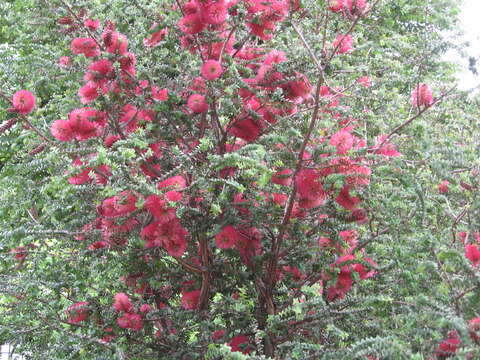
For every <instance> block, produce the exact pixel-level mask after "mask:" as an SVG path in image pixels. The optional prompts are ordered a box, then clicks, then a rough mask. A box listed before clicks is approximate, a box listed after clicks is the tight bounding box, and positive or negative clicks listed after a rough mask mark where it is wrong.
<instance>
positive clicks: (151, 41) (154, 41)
mask: <svg viewBox="0 0 480 360" xmlns="http://www.w3.org/2000/svg"><path fill="white" fill-rule="evenodd" d="M167 35H168V28H163V29H162V30H160V31H156V32H154V33H153V34H152V35H150V37H148V38H145V39H143V45H145V46H146V47H155V46H158V45H159V44H160V42H162V41H163V39H165V37H166V36H167Z"/></svg>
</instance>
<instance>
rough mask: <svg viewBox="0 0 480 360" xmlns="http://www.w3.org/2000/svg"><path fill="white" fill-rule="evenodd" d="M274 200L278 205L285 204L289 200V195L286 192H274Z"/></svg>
mask: <svg viewBox="0 0 480 360" xmlns="http://www.w3.org/2000/svg"><path fill="white" fill-rule="evenodd" d="M272 195H273V202H274V203H275V204H277V205H280V206H284V205H285V204H286V202H287V199H288V196H287V195H285V194H278V193H273V194H272Z"/></svg>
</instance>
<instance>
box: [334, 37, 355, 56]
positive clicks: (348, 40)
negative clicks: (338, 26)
mask: <svg viewBox="0 0 480 360" xmlns="http://www.w3.org/2000/svg"><path fill="white" fill-rule="evenodd" d="M352 44H353V38H352V35H350V34H348V35H342V34H338V35H337V37H336V39H335V41H334V42H333V43H332V47H333V49H337V51H336V52H337V53H339V54H345V53H347V52H349V51H351V50H352Z"/></svg>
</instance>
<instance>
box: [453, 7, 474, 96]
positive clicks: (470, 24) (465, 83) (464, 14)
mask: <svg viewBox="0 0 480 360" xmlns="http://www.w3.org/2000/svg"><path fill="white" fill-rule="evenodd" d="M463 3H464V5H462V6H461V9H462V11H461V14H460V21H461V27H462V29H463V31H464V32H465V35H464V37H463V38H462V39H461V40H462V42H463V41H469V42H470V48H469V49H467V54H468V55H469V56H474V57H475V58H477V69H478V70H479V72H480V0H463ZM445 58H446V60H450V61H455V62H458V63H459V64H460V65H461V66H462V70H461V71H460V72H459V74H458V78H459V80H460V83H459V87H460V88H461V89H463V90H467V89H471V88H473V87H475V86H478V85H480V76H479V75H477V76H475V75H473V73H472V72H471V71H469V70H468V59H462V58H461V57H460V56H459V55H458V54H456V53H455V52H448V53H447V54H446V56H445Z"/></svg>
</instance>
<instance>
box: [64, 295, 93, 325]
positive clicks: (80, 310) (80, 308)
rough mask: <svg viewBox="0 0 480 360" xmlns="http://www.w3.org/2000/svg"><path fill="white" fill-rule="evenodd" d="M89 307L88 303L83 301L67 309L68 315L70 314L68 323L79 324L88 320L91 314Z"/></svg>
mask: <svg viewBox="0 0 480 360" xmlns="http://www.w3.org/2000/svg"><path fill="white" fill-rule="evenodd" d="M88 305H89V304H88V302H86V301H81V302H78V303H76V304H73V305H71V306H70V307H69V308H68V309H67V313H68V314H69V317H68V322H69V323H70V324H77V323H79V322H82V321H85V320H87V318H88V314H89V312H90V310H89V308H88Z"/></svg>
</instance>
